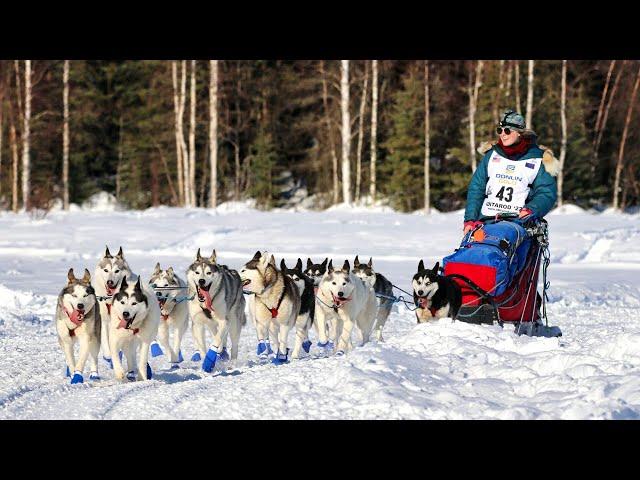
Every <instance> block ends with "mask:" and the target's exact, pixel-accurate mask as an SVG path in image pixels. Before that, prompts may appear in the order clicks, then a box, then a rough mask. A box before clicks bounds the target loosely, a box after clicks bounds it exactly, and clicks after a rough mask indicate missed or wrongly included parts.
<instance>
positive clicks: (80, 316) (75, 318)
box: [69, 310, 84, 325]
mask: <svg viewBox="0 0 640 480" xmlns="http://www.w3.org/2000/svg"><path fill="white" fill-rule="evenodd" d="M69 320H71V322H72V323H73V324H75V325H80V324H81V323H82V321H83V320H84V310H74V311H73V313H71V315H70V316H69Z"/></svg>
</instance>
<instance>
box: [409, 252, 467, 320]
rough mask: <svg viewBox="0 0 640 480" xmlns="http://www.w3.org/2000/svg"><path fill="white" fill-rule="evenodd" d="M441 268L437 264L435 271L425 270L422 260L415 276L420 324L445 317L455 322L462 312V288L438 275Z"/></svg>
mask: <svg viewBox="0 0 640 480" xmlns="http://www.w3.org/2000/svg"><path fill="white" fill-rule="evenodd" d="M439 268H440V262H436V264H435V266H434V267H433V269H431V270H428V269H425V268H424V262H423V261H422V260H420V263H419V264H418V272H417V273H416V274H415V275H414V276H413V301H414V303H415V304H416V306H417V307H418V308H417V310H416V319H417V320H418V323H425V322H428V321H429V320H431V319H432V318H444V317H451V318H452V319H453V320H455V319H456V316H457V315H458V310H460V305H461V304H462V292H461V291H460V286H459V285H458V284H457V283H456V282H454V281H453V280H451V279H450V278H446V277H443V276H440V275H438V269H439Z"/></svg>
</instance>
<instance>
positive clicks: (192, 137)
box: [189, 60, 196, 207]
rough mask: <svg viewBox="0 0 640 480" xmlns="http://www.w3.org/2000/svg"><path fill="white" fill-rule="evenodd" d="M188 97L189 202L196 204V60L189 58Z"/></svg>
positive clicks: (192, 204) (193, 205) (191, 204)
mask: <svg viewBox="0 0 640 480" xmlns="http://www.w3.org/2000/svg"><path fill="white" fill-rule="evenodd" d="M189 98H190V100H191V102H190V106H191V108H190V110H189V113H190V115H189V192H190V193H191V196H190V198H189V204H190V206H192V207H195V206H196V61H195V60H191V89H190V94H189Z"/></svg>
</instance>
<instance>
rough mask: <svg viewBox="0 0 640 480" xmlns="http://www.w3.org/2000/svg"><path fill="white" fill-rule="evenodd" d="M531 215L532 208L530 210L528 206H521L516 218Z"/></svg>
mask: <svg viewBox="0 0 640 480" xmlns="http://www.w3.org/2000/svg"><path fill="white" fill-rule="evenodd" d="M531 215H533V210H531V209H530V208H526V207H524V208H521V209H520V213H518V218H520V219H522V218H526V217H529V216H531Z"/></svg>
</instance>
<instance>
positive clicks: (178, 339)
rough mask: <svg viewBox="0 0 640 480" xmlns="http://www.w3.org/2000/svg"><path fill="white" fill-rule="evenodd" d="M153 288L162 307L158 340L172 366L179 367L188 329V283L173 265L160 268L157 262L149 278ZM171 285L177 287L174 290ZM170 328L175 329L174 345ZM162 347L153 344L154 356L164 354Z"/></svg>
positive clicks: (152, 353) (152, 352) (152, 351)
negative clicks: (170, 340) (164, 268)
mask: <svg viewBox="0 0 640 480" xmlns="http://www.w3.org/2000/svg"><path fill="white" fill-rule="evenodd" d="M149 285H151V287H152V288H154V289H155V288H156V287H159V288H160V289H159V290H156V299H157V300H158V306H159V307H160V318H161V319H162V321H161V322H160V326H159V327H158V340H159V341H160V344H162V346H163V347H164V349H165V350H167V352H169V357H170V358H169V361H170V362H171V368H172V369H173V368H178V364H179V363H181V362H182V361H183V358H182V351H181V350H180V345H181V343H182V337H183V335H184V332H185V330H186V329H187V324H188V323H189V322H188V313H189V312H188V308H187V302H186V301H185V300H186V299H187V296H186V293H187V288H186V286H187V284H186V283H185V282H184V280H182V279H181V278H180V277H178V275H176V274H175V273H174V271H173V267H169V268H167V269H166V270H163V269H162V268H160V263H156V266H155V269H154V270H153V273H152V274H151V278H150V279H149ZM170 287H177V288H176V289H175V290H172V289H171V288H170ZM169 329H171V330H172V331H173V346H172V345H171V344H170V343H169ZM162 354H163V352H162V349H161V348H160V347H159V346H158V344H157V343H155V342H154V343H152V344H151V355H153V356H154V357H156V356H158V355H162Z"/></svg>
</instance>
